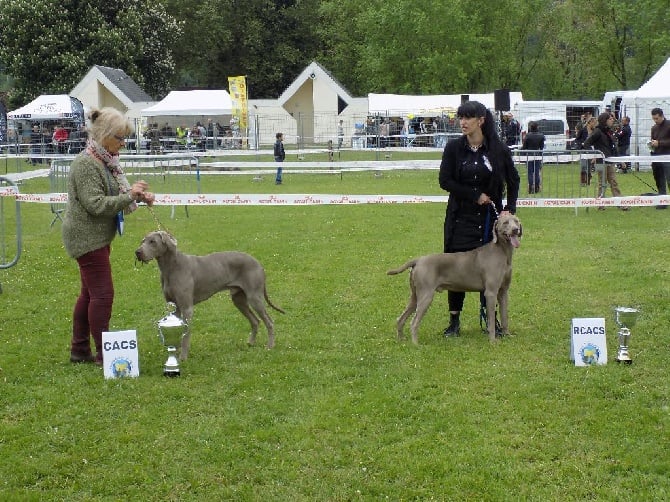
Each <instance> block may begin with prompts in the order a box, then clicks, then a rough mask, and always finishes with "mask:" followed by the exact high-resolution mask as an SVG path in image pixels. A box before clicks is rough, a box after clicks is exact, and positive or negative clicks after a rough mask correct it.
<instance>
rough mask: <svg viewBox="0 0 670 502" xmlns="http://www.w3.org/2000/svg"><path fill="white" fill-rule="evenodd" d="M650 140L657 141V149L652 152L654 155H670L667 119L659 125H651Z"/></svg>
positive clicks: (669, 128) (669, 135)
mask: <svg viewBox="0 0 670 502" xmlns="http://www.w3.org/2000/svg"><path fill="white" fill-rule="evenodd" d="M651 139H657V140H658V148H656V149H655V150H654V152H653V153H654V154H655V155H665V154H668V153H670V121H668V119H664V120H663V122H661V123H660V124H654V125H653V127H652V128H651Z"/></svg>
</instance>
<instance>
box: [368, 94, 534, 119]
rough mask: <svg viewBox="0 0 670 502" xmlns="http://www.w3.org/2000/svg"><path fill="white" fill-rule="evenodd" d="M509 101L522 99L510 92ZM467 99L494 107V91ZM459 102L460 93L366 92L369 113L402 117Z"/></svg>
mask: <svg viewBox="0 0 670 502" xmlns="http://www.w3.org/2000/svg"><path fill="white" fill-rule="evenodd" d="M509 94H510V103H516V102H518V101H523V97H522V95H521V93H520V92H510V93H509ZM469 99H470V100H472V101H479V102H480V103H482V104H483V105H484V106H486V107H487V108H489V109H493V108H494V107H495V97H494V93H492V92H491V93H487V94H470V95H469ZM460 104H461V95H460V94H439V95H430V96H413V95H407V94H368V114H369V115H390V116H399V117H404V116H407V115H414V116H418V117H434V116H438V115H441V114H442V113H444V112H449V111H452V112H453V111H456V109H457V108H458V107H459V106H460Z"/></svg>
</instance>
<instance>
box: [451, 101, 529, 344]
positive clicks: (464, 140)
mask: <svg viewBox="0 0 670 502" xmlns="http://www.w3.org/2000/svg"><path fill="white" fill-rule="evenodd" d="M457 115H458V119H459V122H460V127H461V131H462V133H463V134H462V135H461V136H460V137H458V138H455V139H452V140H450V141H449V142H448V143H447V146H445V147H444V152H443V154H442V163H441V164H440V174H439V182H440V188H442V189H443V190H446V191H447V192H449V200H448V202H447V210H446V215H445V219H444V252H445V253H456V252H459V251H470V250H471V249H475V248H478V247H480V246H483V245H484V244H486V243H487V242H489V241H490V240H491V239H492V237H493V225H494V223H495V219H496V218H497V216H498V215H499V214H501V213H503V212H505V211H509V212H511V213H515V212H516V201H517V198H518V195H519V183H520V178H519V173H518V172H517V170H516V167H514V162H513V160H512V154H511V153H510V150H509V148H508V147H507V146H506V145H505V144H503V143H502V142H501V141H500V139H499V138H498V134H497V131H496V123H495V119H494V118H493V115H492V114H491V112H490V111H489V110H487V109H486V107H485V106H484V105H483V104H481V103H480V102H478V101H466V102H465V103H463V104H461V106H459V107H458V111H457ZM505 189H506V192H507V203H506V205H504V206H503V193H504V192H505ZM448 298H449V312H450V322H449V326H448V327H447V328H446V329H445V330H444V336H447V337H449V336H458V335H459V334H460V326H461V322H460V314H461V311H462V310H463V303H464V300H465V293H463V292H460V291H449V292H448ZM480 307H481V308H480V325H481V326H482V329H486V328H485V327H484V324H485V323H486V300H485V298H484V292H483V291H482V292H481V293H480ZM496 331H497V327H496Z"/></svg>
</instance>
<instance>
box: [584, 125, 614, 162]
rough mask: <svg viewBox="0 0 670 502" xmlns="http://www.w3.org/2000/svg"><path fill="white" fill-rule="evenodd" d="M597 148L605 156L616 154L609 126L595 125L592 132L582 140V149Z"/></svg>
mask: <svg viewBox="0 0 670 502" xmlns="http://www.w3.org/2000/svg"><path fill="white" fill-rule="evenodd" d="M591 148H593V149H594V150H599V151H601V152H602V154H603V155H604V156H605V157H615V156H616V154H617V151H616V146H615V145H614V140H613V139H612V130H611V129H610V128H609V127H602V126H600V125H598V126H596V128H595V129H594V130H593V132H592V133H591V134H590V135H589V137H588V138H586V141H584V150H590V149H591Z"/></svg>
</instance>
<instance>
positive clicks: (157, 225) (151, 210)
mask: <svg viewBox="0 0 670 502" xmlns="http://www.w3.org/2000/svg"><path fill="white" fill-rule="evenodd" d="M147 209H148V210H149V213H151V216H153V218H154V222H155V223H156V227H157V229H158V230H159V231H160V230H163V231H165V232H167V233H168V234H170V235H172V232H170V231H169V230H168V229H167V228H166V227H165V225H163V224H162V223H161V222H160V220H159V219H158V216H156V213H155V211H154V208H153V207H151V206H149V205H148V204H147Z"/></svg>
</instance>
